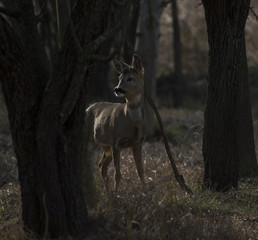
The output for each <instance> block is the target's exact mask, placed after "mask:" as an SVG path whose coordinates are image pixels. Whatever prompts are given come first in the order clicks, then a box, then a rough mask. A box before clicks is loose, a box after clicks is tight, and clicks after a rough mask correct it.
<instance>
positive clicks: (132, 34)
mask: <svg viewBox="0 0 258 240" xmlns="http://www.w3.org/2000/svg"><path fill="white" fill-rule="evenodd" d="M139 13H140V1H139V0H133V8H132V11H131V16H130V24H129V26H128V30H127V38H126V41H125V46H124V61H125V62H126V63H128V64H131V61H132V55H133V54H134V46H135V40H136V30H137V23H138V19H139Z"/></svg>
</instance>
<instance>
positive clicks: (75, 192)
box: [0, 0, 128, 237]
mask: <svg viewBox="0 0 258 240" xmlns="http://www.w3.org/2000/svg"><path fill="white" fill-rule="evenodd" d="M111 5H112V1H111V0H110V1H106V0H105V1H104V0H97V1H82V0H78V1H77V3H76V6H75V7H74V9H73V11H72V15H71V17H70V16H69V15H68V16H67V19H68V26H67V29H66V31H65V33H64V39H63V40H62V44H61V49H60V52H59V55H58V58H57V63H56V65H55V67H54V70H53V72H52V73H51V74H50V68H49V64H48V61H47V57H46V54H45V51H44V48H43V45H42V44H41V40H40V36H39V33H38V30H37V24H38V18H37V16H36V15H35V12H34V7H33V2H32V1H31V0H24V1H5V7H6V9H1V11H2V12H5V13H7V15H9V16H12V18H10V19H9V20H10V22H11V23H12V26H10V25H9V23H8V22H7V21H6V20H5V19H4V18H3V17H1V19H0V21H1V22H0V33H1V37H0V50H1V58H0V61H1V67H0V74H1V84H2V88H3V93H4V97H5V100H6V104H7V108H8V115H9V121H10V128H11V133H12V138H13V143H14V148H15V152H16V155H17V160H18V171H19V180H20V185H21V196H22V217H23V222H24V225H25V226H26V227H27V228H29V229H31V230H32V231H33V232H35V233H37V234H38V235H39V236H45V237H59V236H67V235H71V236H75V237H79V236H83V235H86V234H87V232H88V230H89V229H88V228H87V209H86V207H85V204H84V199H83V195H82V192H81V188H80V178H79V175H78V165H79V164H81V163H82V162H83V161H82V160H83V159H82V157H83V154H81V151H82V149H83V148H81V143H83V144H84V142H83V141H84V140H85V139H84V136H83V135H82V134H81V133H82V132H83V129H84V128H85V122H84V111H85V106H86V98H87V94H86V90H87V82H88V80H89V78H90V74H91V70H92V64H93V62H94V61H96V60H98V61H99V60H109V59H110V58H111V57H112V56H113V55H114V54H115V52H113V53H112V56H109V57H107V58H103V57H101V56H99V55H96V54H98V51H99V48H100V46H101V45H102V44H103V42H104V41H105V40H107V39H109V38H110V37H111V36H113V35H114V33H115V32H117V31H118V30H119V29H120V28H121V26H122V25H123V24H124V23H125V18H120V21H119V22H116V24H115V26H113V27H112V26H108V25H107V22H108V16H109V14H110V10H111ZM126 6H127V5H126ZM126 6H125V5H121V6H120V9H119V10H120V11H119V12H120V14H123V16H126V14H125V12H126V11H128V7H126ZM121 9H124V11H122V10H121ZM120 16H121V15H120ZM107 27H109V28H108V29H107ZM105 29H106V31H105ZM104 31H105V32H104ZM84 160H85V159H84ZM84 162H87V161H84ZM86 165H87V164H86ZM80 167H82V166H80Z"/></svg>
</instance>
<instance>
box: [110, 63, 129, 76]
mask: <svg viewBox="0 0 258 240" xmlns="http://www.w3.org/2000/svg"><path fill="white" fill-rule="evenodd" d="M112 64H113V66H114V67H115V69H116V71H117V72H118V73H119V74H122V72H123V70H124V69H125V68H129V66H128V65H127V64H126V63H124V62H121V61H119V60H116V59H114V60H113V61H112Z"/></svg>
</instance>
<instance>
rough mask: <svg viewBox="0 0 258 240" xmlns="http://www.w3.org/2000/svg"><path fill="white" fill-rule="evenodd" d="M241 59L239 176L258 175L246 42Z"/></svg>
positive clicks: (238, 137) (238, 138)
mask: <svg viewBox="0 0 258 240" xmlns="http://www.w3.org/2000/svg"><path fill="white" fill-rule="evenodd" d="M243 41H244V40H243ZM241 61H242V63H241V66H242V75H241V76H240V77H241V78H242V81H241V90H240V106H239V108H240V110H239V123H238V128H237V130H238V136H237V140H238V146H239V176H240V177H254V176H257V175H258V165H257V160H256V154H255V144H254V128H253V119H252V108H251V102H250V88H249V81H248V69H247V59H246V48H245V44H243V54H242V58H241Z"/></svg>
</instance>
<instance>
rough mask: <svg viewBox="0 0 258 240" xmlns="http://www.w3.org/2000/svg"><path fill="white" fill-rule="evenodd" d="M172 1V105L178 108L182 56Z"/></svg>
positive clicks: (178, 27) (174, 5) (180, 102)
mask: <svg viewBox="0 0 258 240" xmlns="http://www.w3.org/2000/svg"><path fill="white" fill-rule="evenodd" d="M171 3H172V6H171V7H172V18H173V30H174V31H173V39H174V41H173V47H174V63H175V77H174V79H173V85H174V87H173V106H174V108H178V107H180V106H181V105H182V97H181V96H182V90H183V89H182V88H183V83H182V57H181V52H182V51H181V40H180V26H179V21H178V10H177V1H176V0H171Z"/></svg>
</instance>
